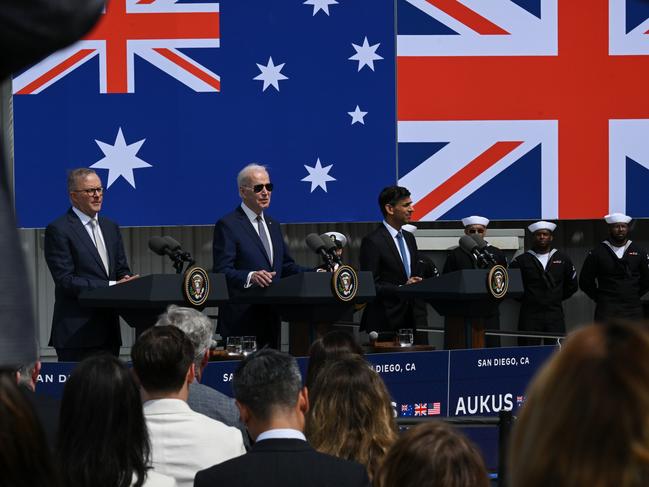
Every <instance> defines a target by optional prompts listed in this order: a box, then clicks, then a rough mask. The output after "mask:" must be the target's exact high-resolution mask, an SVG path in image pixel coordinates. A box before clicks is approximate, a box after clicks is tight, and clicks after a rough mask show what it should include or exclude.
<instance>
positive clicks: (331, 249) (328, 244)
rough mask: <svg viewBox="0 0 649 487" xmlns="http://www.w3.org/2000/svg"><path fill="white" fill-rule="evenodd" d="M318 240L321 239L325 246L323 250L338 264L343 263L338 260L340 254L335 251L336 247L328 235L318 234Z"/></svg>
mask: <svg viewBox="0 0 649 487" xmlns="http://www.w3.org/2000/svg"><path fill="white" fill-rule="evenodd" d="M320 240H322V243H323V244H324V246H325V252H327V254H329V256H330V257H331V259H332V260H333V261H334V262H335V263H336V264H338V265H343V263H342V261H341V260H340V256H339V255H338V254H337V253H336V250H337V249H338V247H337V246H336V244H335V243H334V241H333V240H331V239H330V238H329V237H327V238H322V235H320Z"/></svg>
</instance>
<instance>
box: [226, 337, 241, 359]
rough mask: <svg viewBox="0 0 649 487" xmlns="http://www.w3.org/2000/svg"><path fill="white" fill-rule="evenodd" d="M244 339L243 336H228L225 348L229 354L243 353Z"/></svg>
mask: <svg viewBox="0 0 649 487" xmlns="http://www.w3.org/2000/svg"><path fill="white" fill-rule="evenodd" d="M241 342H242V339H241V337H234V336H233V337H228V340H227V342H226V346H225V349H226V350H227V352H228V355H241V347H242V343H241Z"/></svg>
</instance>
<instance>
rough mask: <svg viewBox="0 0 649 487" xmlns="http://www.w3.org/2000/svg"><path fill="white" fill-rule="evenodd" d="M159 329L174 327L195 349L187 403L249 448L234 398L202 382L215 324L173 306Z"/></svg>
mask: <svg viewBox="0 0 649 487" xmlns="http://www.w3.org/2000/svg"><path fill="white" fill-rule="evenodd" d="M156 326H175V327H176V328H179V329H180V330H182V331H183V333H185V335H187V338H189V340H190V341H191V342H192V345H193V346H194V371H195V378H194V380H193V381H192V382H191V383H190V384H189V398H188V400H187V404H189V407H190V408H192V409H193V410H194V411H196V412H197V413H201V414H204V415H205V416H207V417H209V418H212V419H216V420H217V421H220V422H221V423H224V424H226V425H227V426H234V427H235V428H238V429H239V430H240V431H241V435H242V436H243V441H244V444H245V446H246V447H247V448H248V447H250V441H249V439H248V432H247V431H246V428H245V426H244V424H243V423H242V422H241V419H240V418H239V410H238V409H237V406H236V405H235V404H234V399H232V398H231V397H228V396H226V395H225V394H223V393H221V392H219V391H217V390H216V389H213V388H211V387H209V386H206V385H204V384H201V383H200V380H201V376H202V374H203V370H204V369H205V367H206V366H207V363H208V362H209V360H210V345H211V343H212V336H213V335H214V327H213V325H212V321H211V320H210V319H209V318H208V317H207V316H205V315H204V314H203V313H201V312H200V311H197V310H195V309H192V308H182V307H179V306H176V305H174V304H172V305H171V306H169V308H167V311H166V312H165V313H163V314H162V315H160V317H159V318H158V322H157V323H156Z"/></svg>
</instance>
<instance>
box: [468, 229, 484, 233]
mask: <svg viewBox="0 0 649 487" xmlns="http://www.w3.org/2000/svg"><path fill="white" fill-rule="evenodd" d="M484 232H485V230H484V228H470V229H469V233H471V234H472V233H479V234H483V233H484Z"/></svg>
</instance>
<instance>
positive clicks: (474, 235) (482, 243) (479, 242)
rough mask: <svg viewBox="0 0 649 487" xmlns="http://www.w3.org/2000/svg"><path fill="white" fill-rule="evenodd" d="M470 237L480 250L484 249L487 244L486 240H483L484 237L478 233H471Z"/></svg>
mask: <svg viewBox="0 0 649 487" xmlns="http://www.w3.org/2000/svg"><path fill="white" fill-rule="evenodd" d="M471 238H472V239H473V241H474V242H475V243H476V244H477V245H478V248H479V249H480V250H482V249H484V248H485V247H486V246H487V242H485V240H484V238H482V237H481V236H480V235H478V234H477V233H472V234H471Z"/></svg>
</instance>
